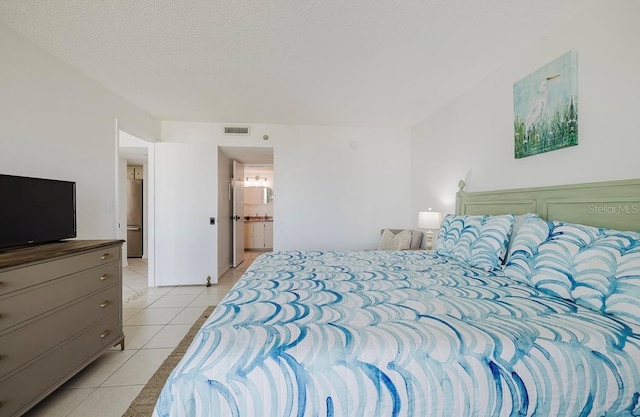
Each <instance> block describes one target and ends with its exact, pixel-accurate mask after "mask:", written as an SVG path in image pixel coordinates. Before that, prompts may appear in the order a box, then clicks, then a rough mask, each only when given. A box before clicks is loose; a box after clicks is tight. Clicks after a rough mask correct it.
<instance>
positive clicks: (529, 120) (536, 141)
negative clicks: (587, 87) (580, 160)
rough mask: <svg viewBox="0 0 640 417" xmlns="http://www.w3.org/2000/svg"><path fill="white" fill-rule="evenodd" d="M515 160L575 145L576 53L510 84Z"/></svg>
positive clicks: (576, 127) (561, 57) (567, 55)
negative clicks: (511, 85) (511, 88)
mask: <svg viewBox="0 0 640 417" xmlns="http://www.w3.org/2000/svg"><path fill="white" fill-rule="evenodd" d="M513 111H514V123H513V125H514V157H515V158H516V159H519V158H525V157H527V156H532V155H537V154H540V153H543V152H549V151H553V150H556V149H561V148H566V147H569V146H576V145H578V54H577V52H576V51H569V52H567V53H565V54H563V55H562V56H560V57H558V58H557V59H555V60H553V61H551V62H549V63H548V64H546V65H545V66H543V67H541V68H539V69H537V70H536V71H534V72H532V73H531V74H529V75H527V76H526V77H524V78H522V79H521V80H519V81H516V82H515V83H514V84H513Z"/></svg>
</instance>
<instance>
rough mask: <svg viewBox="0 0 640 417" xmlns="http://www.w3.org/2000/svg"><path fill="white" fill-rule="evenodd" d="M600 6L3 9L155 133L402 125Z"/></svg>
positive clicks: (213, 0)
mask: <svg viewBox="0 0 640 417" xmlns="http://www.w3.org/2000/svg"><path fill="white" fill-rule="evenodd" d="M595 1H603V0H400V1H391V0H322V1H311V0H282V1H273V0H262V1H260V0H249V1H240V0H227V1H218V0H191V1H184V0H135V1H134V0H65V1H62V0H60V1H51V0H2V1H1V2H0V22H3V23H4V24H6V25H7V26H8V27H10V28H11V29H13V30H14V31H16V32H18V33H19V34H21V35H23V36H24V37H26V38H27V39H29V40H31V41H33V42H34V43H36V44H38V45H40V46H41V47H42V48H44V49H46V50H47V51H49V52H51V53H52V54H53V55H55V56H57V57H59V58H60V59H62V60H64V61H66V62H68V63H69V64H71V65H72V66H74V67H76V68H78V69H79V70H80V71H82V72H84V73H86V74H87V75H89V76H90V77H92V78H94V79H96V80H98V81H99V82H101V83H102V84H104V85H105V86H106V87H108V88H109V89H111V90H113V91H115V92H116V93H118V94H119V95H121V96H123V97H125V98H126V99H128V100H130V101H131V102H133V103H135V104H137V105H138V106H140V107H141V108H143V109H145V110H146V111H148V112H149V113H151V114H153V115H154V116H156V117H158V118H159V119H162V120H188V121H211V122H233V123H277V124H305V125H355V126H411V125H412V124H415V123H416V122H418V121H419V120H421V119H422V118H424V117H425V116H427V115H428V114H429V113H430V112H432V111H434V110H435V109H437V108H438V107H440V106H442V105H443V104H444V103H446V102H447V101H448V100H451V99H452V98H454V97H456V96H458V95H459V94H461V93H462V92H464V91H465V90H467V89H468V88H470V87H471V86H473V85H474V84H476V83H477V82H478V81H480V80H481V79H482V78H484V77H485V76H487V75H488V74H489V73H491V72H492V71H493V70H495V69H496V68H498V67H499V66H500V65H501V64H502V63H503V62H504V61H506V60H507V59H508V58H509V57H511V56H515V55H516V54H518V53H519V51H521V50H522V48H526V47H528V46H529V45H531V44H533V43H535V42H536V41H537V40H539V39H541V38H543V37H544V36H546V35H547V34H549V33H551V32H553V31H554V30H556V29H558V28H559V27H560V26H561V25H562V24H563V23H564V22H566V21H567V20H568V19H570V18H571V17H573V16H574V15H576V14H578V13H580V12H582V11H583V10H584V9H586V8H587V7H590V6H591V5H592V4H593V3H594V2H595Z"/></svg>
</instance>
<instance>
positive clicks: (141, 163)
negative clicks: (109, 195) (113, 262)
mask: <svg viewBox="0 0 640 417" xmlns="http://www.w3.org/2000/svg"><path fill="white" fill-rule="evenodd" d="M117 133H118V164H117V186H116V187H117V210H118V215H117V236H118V238H119V239H122V240H124V241H125V243H124V244H123V248H122V254H123V256H122V260H123V266H129V264H130V260H135V258H138V260H137V261H135V264H136V266H139V265H143V266H146V265H147V263H149V264H153V262H152V261H149V260H150V259H152V256H153V254H152V251H151V250H150V246H151V245H149V242H150V241H151V238H150V236H153V230H152V229H153V223H152V222H149V220H148V219H149V218H150V216H149V213H150V211H151V207H152V206H153V204H152V197H150V190H152V188H153V187H152V184H153V175H150V174H151V172H150V171H151V170H150V169H149V166H150V164H149V148H150V146H152V145H153V142H150V141H147V140H145V139H142V138H140V137H137V136H134V135H132V134H130V133H128V132H126V131H124V130H122V129H120V128H119V129H118V131H117ZM133 180H136V181H137V182H139V183H142V181H144V187H142V186H141V187H139V191H140V192H139V193H138V194H136V196H135V198H137V199H139V201H138V206H141V210H140V212H139V216H140V219H139V220H140V221H139V222H137V223H136V224H135V225H133V224H130V223H131V221H129V219H128V217H130V213H129V211H130V210H129V208H130V206H131V204H130V203H132V201H131V200H132V199H133V196H130V195H129V194H130V191H131V190H130V188H131V187H129V183H130V182H131V181H133ZM132 226H135V228H136V229H137V233H133V232H132V230H130V229H132V228H133V227H132ZM134 240H135V241H137V243H136V244H135V245H134V246H137V247H138V249H137V250H136V249H135V248H129V246H131V245H132V244H133V241H134ZM132 249H133V250H132ZM125 255H126V256H125ZM144 272H145V274H146V275H147V276H150V279H151V278H153V271H151V270H149V271H144Z"/></svg>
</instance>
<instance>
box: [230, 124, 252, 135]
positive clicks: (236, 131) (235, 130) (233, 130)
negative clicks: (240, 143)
mask: <svg viewBox="0 0 640 417" xmlns="http://www.w3.org/2000/svg"><path fill="white" fill-rule="evenodd" d="M224 134H225V135H248V134H249V126H225V127H224Z"/></svg>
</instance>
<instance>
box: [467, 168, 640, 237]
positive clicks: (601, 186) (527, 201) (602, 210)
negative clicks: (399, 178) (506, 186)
mask: <svg viewBox="0 0 640 417" xmlns="http://www.w3.org/2000/svg"><path fill="white" fill-rule="evenodd" d="M458 185H459V186H460V190H459V191H458V193H457V194H456V213H457V214H471V215H473V214H508V213H513V214H525V213H538V214H539V215H540V217H542V218H543V219H545V220H562V221H565V222H571V223H578V224H584V225H589V226H595V227H606V228H609V229H616V230H633V231H640V179H634V180H623V181H607V182H596V183H589V184H572V185H558V186H551V187H536V188H520V189H513V190H500V191H483V192H475V193H473V192H472V193H468V192H466V191H464V187H465V183H464V181H460V183H459V184H458Z"/></svg>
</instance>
